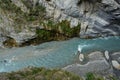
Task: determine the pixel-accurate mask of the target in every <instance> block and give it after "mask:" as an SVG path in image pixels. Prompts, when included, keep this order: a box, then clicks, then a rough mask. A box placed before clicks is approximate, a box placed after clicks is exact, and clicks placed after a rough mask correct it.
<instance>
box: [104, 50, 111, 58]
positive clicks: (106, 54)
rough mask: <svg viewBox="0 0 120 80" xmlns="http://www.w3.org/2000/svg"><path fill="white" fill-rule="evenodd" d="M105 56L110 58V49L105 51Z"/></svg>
mask: <svg viewBox="0 0 120 80" xmlns="http://www.w3.org/2000/svg"><path fill="white" fill-rule="evenodd" d="M105 58H106V59H107V60H109V59H110V57H109V52H108V51H105Z"/></svg>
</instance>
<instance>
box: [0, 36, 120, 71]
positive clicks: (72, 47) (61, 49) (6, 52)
mask: <svg viewBox="0 0 120 80" xmlns="http://www.w3.org/2000/svg"><path fill="white" fill-rule="evenodd" d="M119 41H120V38H115V37H109V38H107V39H106V38H97V39H88V40H85V39H79V38H73V39H71V40H68V41H59V42H57V41H53V42H47V43H43V44H41V45H38V46H26V47H23V48H13V49H0V72H9V71H14V70H19V69H21V68H25V67H27V66H37V67H46V68H56V67H57V68H61V67H64V66H67V65H69V64H72V63H74V62H75V60H76V59H77V58H78V56H77V53H76V52H77V50H78V49H79V50H81V52H82V53H88V52H91V51H94V50H108V51H117V50H120V42H119ZM4 60H8V62H4ZM2 61H3V62H2Z"/></svg>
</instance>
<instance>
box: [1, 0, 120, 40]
mask: <svg viewBox="0 0 120 80" xmlns="http://www.w3.org/2000/svg"><path fill="white" fill-rule="evenodd" d="M38 1H39V3H40V4H42V5H43V6H45V7H46V11H47V15H46V17H49V18H53V19H54V20H55V21H62V20H68V21H70V22H71V27H74V26H76V25H78V23H81V31H80V37H86V36H92V37H96V36H108V35H120V0H102V2H100V3H99V2H97V1H96V0H91V1H92V2H90V1H89V2H87V1H83V2H81V3H79V1H80V0H50V1H46V0H31V2H33V6H34V4H35V3H36V2H38ZM12 2H13V3H14V4H15V5H16V6H18V7H20V9H21V10H22V11H23V12H26V13H28V12H29V10H27V8H26V7H25V5H24V4H22V2H21V0H18V1H16V0H12ZM93 2H94V4H93ZM26 4H27V3H26ZM10 15H13V14H8V15H5V14H4V13H3V11H2V10H1V9H0V34H4V35H7V36H11V37H13V38H15V39H17V41H21V40H23V39H27V38H30V37H32V36H33V35H34V32H32V31H30V30H29V28H28V26H32V27H33V26H40V25H32V24H29V25H28V24H25V25H21V26H22V27H21V33H19V34H18V33H16V31H17V30H18V27H15V26H14V25H16V24H15V23H14V21H13V20H12V19H10V18H9V17H8V16H10ZM28 33H29V34H28ZM21 35H22V36H21ZM26 36H27V37H26ZM18 37H19V38H18Z"/></svg>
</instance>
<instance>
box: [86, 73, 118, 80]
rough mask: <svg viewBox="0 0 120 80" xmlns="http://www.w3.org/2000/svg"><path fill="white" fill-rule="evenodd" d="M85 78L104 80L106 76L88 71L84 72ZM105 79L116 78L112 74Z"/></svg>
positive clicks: (111, 79) (87, 79)
mask: <svg viewBox="0 0 120 80" xmlns="http://www.w3.org/2000/svg"><path fill="white" fill-rule="evenodd" d="M85 80H106V78H104V77H102V76H98V75H95V74H93V73H91V72H89V73H87V74H86V79H85ZM107 80H117V79H116V78H115V77H114V76H109V77H108V79H107Z"/></svg>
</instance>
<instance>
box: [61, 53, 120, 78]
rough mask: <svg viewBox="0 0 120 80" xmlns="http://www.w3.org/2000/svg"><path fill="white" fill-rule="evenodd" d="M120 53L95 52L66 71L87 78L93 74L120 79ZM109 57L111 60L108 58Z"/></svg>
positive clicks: (68, 67)
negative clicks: (90, 73) (88, 74)
mask: <svg viewBox="0 0 120 80" xmlns="http://www.w3.org/2000/svg"><path fill="white" fill-rule="evenodd" d="M106 54H108V55H106ZM119 55H120V52H113V53H111V52H108V51H105V52H100V51H95V52H91V53H89V54H87V55H84V57H85V58H84V60H83V61H79V62H77V63H75V64H72V65H69V66H67V67H65V68H63V69H64V70H67V71H70V72H74V73H75V74H78V75H81V76H85V75H86V73H88V72H92V73H95V74H99V75H102V76H104V77H106V80H111V79H107V78H109V77H110V76H115V77H117V78H118V79H120V60H119V58H120V56H119ZM108 57H109V58H108Z"/></svg>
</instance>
